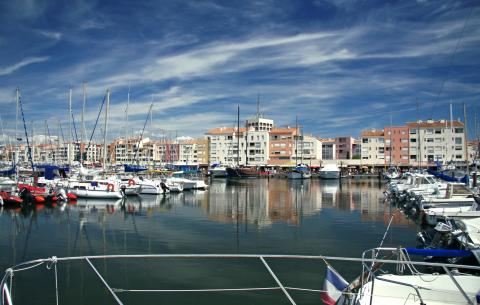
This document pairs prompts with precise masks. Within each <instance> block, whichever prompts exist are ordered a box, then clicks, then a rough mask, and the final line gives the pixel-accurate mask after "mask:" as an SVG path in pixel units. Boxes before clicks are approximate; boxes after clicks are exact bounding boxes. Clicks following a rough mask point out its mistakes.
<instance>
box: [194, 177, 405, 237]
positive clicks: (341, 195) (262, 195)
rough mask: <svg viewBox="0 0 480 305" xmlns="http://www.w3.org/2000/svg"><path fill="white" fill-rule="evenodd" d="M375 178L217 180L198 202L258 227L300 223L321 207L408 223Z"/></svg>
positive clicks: (226, 218) (219, 217) (218, 215)
mask: <svg viewBox="0 0 480 305" xmlns="http://www.w3.org/2000/svg"><path fill="white" fill-rule="evenodd" d="M383 189H384V187H383V185H381V184H380V183H379V182H378V181H377V180H374V179H370V180H343V181H338V180H315V179H312V180H303V181H302V180H286V179H261V180H254V179H252V180H232V181H227V180H223V181H222V180H218V181H217V180H216V181H215V182H214V183H212V185H211V188H210V190H209V191H208V192H205V194H204V195H205V197H204V199H203V202H202V204H201V206H202V208H203V209H205V211H206V213H207V215H208V217H209V218H210V219H213V220H215V221H220V222H238V221H240V222H245V223H251V224H254V225H256V226H257V227H258V228H262V227H268V226H270V225H272V224H273V223H275V222H285V223H288V224H291V225H299V224H300V222H301V218H302V217H305V216H307V217H308V216H311V215H315V214H317V213H320V212H321V210H322V208H334V209H339V210H344V211H352V212H353V211H359V212H360V213H361V221H367V222H368V221H375V222H384V223H386V224H388V222H389V221H390V217H391V216H390V215H392V213H393V215H394V218H393V221H392V224H393V225H401V226H404V225H413V224H412V223H411V222H410V221H408V219H406V217H404V215H403V214H401V213H399V211H397V210H394V209H393V208H392V207H391V206H390V204H389V203H388V202H386V201H385V197H384V195H383Z"/></svg>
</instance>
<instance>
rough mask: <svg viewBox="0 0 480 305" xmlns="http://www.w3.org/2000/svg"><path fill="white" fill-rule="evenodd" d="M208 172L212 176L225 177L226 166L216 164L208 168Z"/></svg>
mask: <svg viewBox="0 0 480 305" xmlns="http://www.w3.org/2000/svg"><path fill="white" fill-rule="evenodd" d="M209 174H210V176H211V177H212V178H226V177H227V168H226V167H225V166H223V165H217V166H215V167H211V168H210V170H209Z"/></svg>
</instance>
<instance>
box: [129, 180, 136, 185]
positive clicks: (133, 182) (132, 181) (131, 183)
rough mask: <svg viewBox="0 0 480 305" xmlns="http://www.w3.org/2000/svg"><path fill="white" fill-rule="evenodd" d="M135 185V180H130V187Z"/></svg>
mask: <svg viewBox="0 0 480 305" xmlns="http://www.w3.org/2000/svg"><path fill="white" fill-rule="evenodd" d="M135 184H136V183H135V180H133V179H130V180H128V185H129V186H131V185H135Z"/></svg>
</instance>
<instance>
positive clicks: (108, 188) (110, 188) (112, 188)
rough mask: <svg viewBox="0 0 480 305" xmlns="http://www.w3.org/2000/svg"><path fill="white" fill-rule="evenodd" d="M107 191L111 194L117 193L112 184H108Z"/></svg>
mask: <svg viewBox="0 0 480 305" xmlns="http://www.w3.org/2000/svg"><path fill="white" fill-rule="evenodd" d="M107 191H109V192H113V191H115V186H114V185H113V184H111V183H109V184H107Z"/></svg>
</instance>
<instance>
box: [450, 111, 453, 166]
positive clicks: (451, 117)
mask: <svg viewBox="0 0 480 305" xmlns="http://www.w3.org/2000/svg"><path fill="white" fill-rule="evenodd" d="M450 143H451V145H450V147H451V149H452V150H451V152H450V160H453V143H454V142H453V109H452V102H450Z"/></svg>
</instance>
